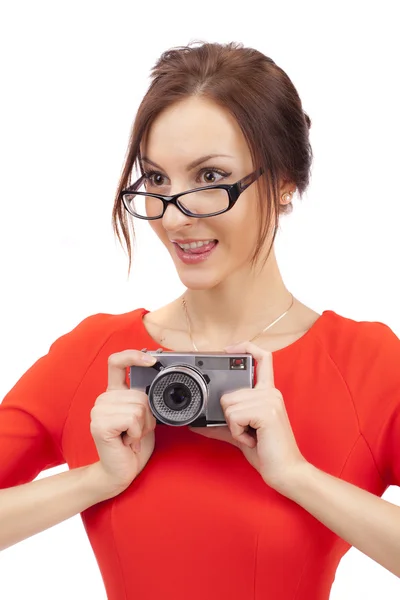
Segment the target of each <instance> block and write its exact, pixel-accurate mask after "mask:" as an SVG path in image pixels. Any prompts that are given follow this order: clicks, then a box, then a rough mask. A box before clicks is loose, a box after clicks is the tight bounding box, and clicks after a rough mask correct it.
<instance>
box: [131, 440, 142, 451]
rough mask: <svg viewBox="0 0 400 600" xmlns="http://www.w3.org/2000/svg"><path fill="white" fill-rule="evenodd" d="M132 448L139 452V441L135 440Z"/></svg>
mask: <svg viewBox="0 0 400 600" xmlns="http://www.w3.org/2000/svg"><path fill="white" fill-rule="evenodd" d="M132 449H133V451H134V452H140V442H136V443H135V444H132Z"/></svg>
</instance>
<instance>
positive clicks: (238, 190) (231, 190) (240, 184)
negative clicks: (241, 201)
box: [120, 169, 263, 221]
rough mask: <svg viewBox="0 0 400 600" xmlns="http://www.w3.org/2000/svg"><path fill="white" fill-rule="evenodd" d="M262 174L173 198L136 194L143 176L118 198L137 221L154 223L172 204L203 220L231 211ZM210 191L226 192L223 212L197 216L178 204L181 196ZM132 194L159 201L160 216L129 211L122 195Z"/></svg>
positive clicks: (210, 186)
mask: <svg viewBox="0 0 400 600" xmlns="http://www.w3.org/2000/svg"><path fill="white" fill-rule="evenodd" d="M262 174H263V170H262V169H257V170H256V171H253V173H250V175H246V176H245V177H243V178H242V179H240V180H239V181H237V182H236V183H231V184H217V185H208V186H205V187H200V188H194V189H193V190H187V191H186V192H181V193H180V194H174V195H173V196H165V195H163V194H151V193H148V192H137V191H136V189H135V188H136V187H139V185H140V184H141V183H142V182H143V181H144V179H146V176H145V175H143V176H142V177H141V178H140V179H139V180H138V181H136V183H134V184H132V185H131V186H129V187H128V188H126V189H125V190H122V191H121V194H120V198H121V200H122V202H123V204H124V207H125V209H126V210H127V211H128V213H129V214H130V215H133V216H134V217H136V218H138V219H144V220H145V221H155V220H157V219H162V218H163V216H164V214H165V211H166V210H167V208H168V205H169V204H173V205H174V206H176V208H177V209H178V210H180V211H181V212H182V213H183V214H184V215H187V216H188V217H195V218H196V219H204V218H206V217H215V216H216V215H221V214H223V213H225V212H228V210H231V208H232V207H233V206H234V205H235V203H236V201H237V199H238V198H239V196H240V194H242V193H243V192H244V191H245V190H246V189H247V188H248V187H249V186H250V185H251V184H252V183H254V181H256V179H258V178H259V177H260V176H261V175H262ZM210 189H211V190H215V189H221V190H226V191H227V192H228V197H229V204H228V207H227V208H224V210H220V211H219V212H216V213H207V214H205V215H199V214H197V213H192V212H191V211H190V210H188V209H187V208H185V207H184V206H183V205H182V204H181V203H180V202H179V198H180V197H181V196H186V194H192V193H193V192H201V191H202V190H210ZM132 193H135V194H136V195H137V196H150V197H151V198H158V199H159V200H161V201H162V203H163V205H164V208H163V211H162V213H161V215H159V216H158V217H144V216H142V215H138V214H137V213H135V212H134V211H132V210H130V208H129V207H128V204H127V202H125V198H124V195H125V194H132Z"/></svg>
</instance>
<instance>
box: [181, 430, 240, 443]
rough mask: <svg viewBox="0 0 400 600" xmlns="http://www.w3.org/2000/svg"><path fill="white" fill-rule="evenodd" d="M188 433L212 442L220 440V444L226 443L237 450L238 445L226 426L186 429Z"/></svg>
mask: <svg viewBox="0 0 400 600" xmlns="http://www.w3.org/2000/svg"><path fill="white" fill-rule="evenodd" d="M188 429H189V431H193V433H197V434H198V435H202V436H203V437H207V438H210V439H213V440H220V441H222V442H228V443H229V444H233V445H234V446H237V447H238V448H239V447H240V446H239V443H238V442H237V441H236V440H234V439H233V437H232V434H231V432H230V429H229V427H228V426H227V425H218V426H215V427H190V426H189V427H188Z"/></svg>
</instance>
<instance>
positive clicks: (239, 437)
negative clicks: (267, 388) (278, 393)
mask: <svg viewBox="0 0 400 600" xmlns="http://www.w3.org/2000/svg"><path fill="white" fill-rule="evenodd" d="M256 408H258V406H257V407H256ZM225 416H226V421H227V423H228V427H229V430H230V432H231V434H232V437H233V439H234V440H236V441H237V442H238V443H239V444H245V445H246V446H248V447H249V448H255V446H256V445H257V431H256V429H254V428H253V427H252V422H251V420H250V418H249V407H248V406H245V407H243V408H238V407H235V408H234V409H232V410H230V411H227V413H226V415H225ZM256 420H257V419H255V421H256Z"/></svg>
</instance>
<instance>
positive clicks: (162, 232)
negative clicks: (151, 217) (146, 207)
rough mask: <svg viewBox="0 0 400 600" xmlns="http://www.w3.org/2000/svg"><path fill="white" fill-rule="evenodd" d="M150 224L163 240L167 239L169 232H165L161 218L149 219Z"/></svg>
mask: <svg viewBox="0 0 400 600" xmlns="http://www.w3.org/2000/svg"><path fill="white" fill-rule="evenodd" d="M149 225H150V227H151V228H152V230H153V231H154V233H155V234H156V236H157V237H158V238H159V239H160V240H161V241H162V242H164V241H165V240H166V239H167V234H166V232H165V229H164V227H163V226H162V221H161V219H158V220H157V221H149Z"/></svg>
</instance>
